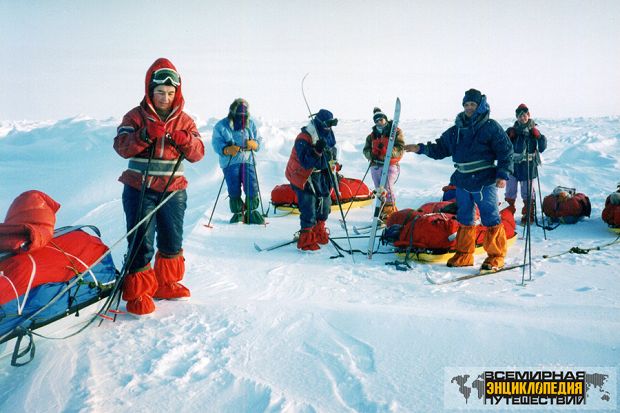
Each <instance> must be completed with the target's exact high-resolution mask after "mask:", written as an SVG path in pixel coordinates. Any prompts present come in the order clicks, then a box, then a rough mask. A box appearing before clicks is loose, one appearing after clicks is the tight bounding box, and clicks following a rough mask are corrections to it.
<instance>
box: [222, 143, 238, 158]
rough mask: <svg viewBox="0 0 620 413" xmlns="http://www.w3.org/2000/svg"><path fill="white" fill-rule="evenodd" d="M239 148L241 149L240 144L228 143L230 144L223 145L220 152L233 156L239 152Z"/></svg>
mask: <svg viewBox="0 0 620 413" xmlns="http://www.w3.org/2000/svg"><path fill="white" fill-rule="evenodd" d="M239 149H241V147H240V146H237V145H230V146H227V147H225V148H224V150H223V151H222V152H224V155H227V156H235V155H237V153H239Z"/></svg>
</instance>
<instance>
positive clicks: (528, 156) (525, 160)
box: [505, 103, 547, 224]
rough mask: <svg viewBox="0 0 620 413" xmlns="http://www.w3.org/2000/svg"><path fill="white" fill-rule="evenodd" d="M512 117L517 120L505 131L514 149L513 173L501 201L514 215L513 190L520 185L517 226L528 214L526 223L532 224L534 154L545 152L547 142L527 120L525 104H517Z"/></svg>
mask: <svg viewBox="0 0 620 413" xmlns="http://www.w3.org/2000/svg"><path fill="white" fill-rule="evenodd" d="M515 115H516V117H517V120H516V122H515V124H514V125H513V126H511V127H509V128H508V129H507V130H506V133H507V134H508V137H509V138H510V141H511V142H512V146H513V148H514V155H513V161H514V173H513V174H512V175H510V178H509V179H508V182H507V183H506V194H505V199H506V202H508V204H510V207H511V209H512V211H513V212H514V211H515V201H516V200H517V187H518V185H521V199H522V200H523V208H522V209H521V213H522V215H523V217H522V218H521V223H523V224H525V223H526V222H527V217H528V210H529V219H530V223H532V222H534V219H535V214H536V193H535V192H534V186H533V185H532V182H533V180H534V179H536V178H537V177H538V166H539V165H540V156H539V155H538V154H539V152H544V151H545V149H547V138H545V136H544V135H542V134H541V133H540V131H539V130H538V128H537V127H536V122H534V119H531V118H530V110H529V109H528V108H527V106H526V105H525V103H521V104H520V105H519V106H518V107H517V109H516V110H515ZM528 169H529V170H528ZM528 178H529V182H528ZM528 187H529V188H530V189H531V191H530V193H529V194H528V193H527V188H528Z"/></svg>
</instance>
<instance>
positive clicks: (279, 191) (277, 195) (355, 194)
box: [271, 176, 373, 213]
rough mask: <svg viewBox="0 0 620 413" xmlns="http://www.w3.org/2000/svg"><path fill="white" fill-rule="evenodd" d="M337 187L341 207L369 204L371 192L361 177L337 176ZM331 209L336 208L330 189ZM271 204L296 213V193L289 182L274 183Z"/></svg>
mask: <svg viewBox="0 0 620 413" xmlns="http://www.w3.org/2000/svg"><path fill="white" fill-rule="evenodd" d="M338 187H339V190H340V202H341V203H342V206H343V207H346V208H348V207H349V205H350V204H352V205H351V207H363V206H366V205H370V204H371V202H372V198H373V194H372V191H371V190H370V189H369V188H368V186H367V185H366V184H365V183H364V182H362V180H361V179H355V178H345V177H343V176H339V177H338ZM331 198H332V210H335V209H337V208H338V203H337V199H336V194H335V193H334V190H332V191H331ZM271 204H272V205H273V207H274V210H278V209H279V210H282V211H289V212H292V213H298V201H297V194H295V191H293V188H291V185H290V184H283V185H276V186H275V187H274V188H273V190H272V191H271Z"/></svg>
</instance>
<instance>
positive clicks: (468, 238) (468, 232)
mask: <svg viewBox="0 0 620 413" xmlns="http://www.w3.org/2000/svg"><path fill="white" fill-rule="evenodd" d="M475 250H476V226H475V225H472V226H467V225H460V226H459V229H458V231H457V233H456V253H455V254H454V255H453V256H452V257H451V258H450V259H449V260H448V264H447V265H448V267H471V266H472V265H474V251H475Z"/></svg>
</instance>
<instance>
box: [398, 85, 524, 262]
mask: <svg viewBox="0 0 620 413" xmlns="http://www.w3.org/2000/svg"><path fill="white" fill-rule="evenodd" d="M462 104H463V111H462V112H460V113H459V114H458V115H457V116H456V120H455V122H454V126H452V127H451V128H449V129H448V130H446V131H445V132H444V133H442V134H441V136H440V137H439V139H437V140H436V141H435V142H428V143H426V144H422V143H419V144H412V145H405V151H407V152H415V153H417V154H419V155H422V154H423V155H426V156H428V157H429V158H433V159H443V158H446V157H448V156H452V160H453V161H454V166H455V168H456V171H454V173H453V174H452V177H451V178H450V182H451V183H453V184H454V185H455V186H456V203H457V206H458V210H457V214H456V219H457V221H458V222H459V224H460V225H459V229H458V231H457V234H456V253H455V254H454V256H452V257H451V258H450V259H449V260H448V263H447V265H448V267H467V266H472V265H474V251H475V248H476V222H475V207H476V205H477V206H478V209H479V211H480V220H481V222H482V225H484V226H485V227H487V231H486V235H485V238H484V241H483V244H482V245H483V247H484V250H485V251H486V253H487V257H486V259H485V260H484V262H483V263H482V267H481V269H482V270H497V269H500V268H502V267H503V266H504V258H505V257H506V250H507V246H506V232H505V231H504V226H503V225H502V221H501V218H500V215H499V209H498V203H497V188H504V187H505V186H506V181H507V180H508V177H509V176H510V174H511V173H512V168H513V162H512V154H513V150H512V144H511V143H510V140H509V139H508V135H506V132H504V129H503V128H502V127H501V126H500V125H499V123H497V122H496V121H494V120H493V119H491V118H490V113H491V109H490V106H489V104H488V102H487V98H486V96H485V95H483V94H482V93H480V91H478V90H476V89H469V90H468V91H466V92H465V96H464V97H463V101H462ZM496 161H497V164H496V163H495V162H496Z"/></svg>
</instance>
